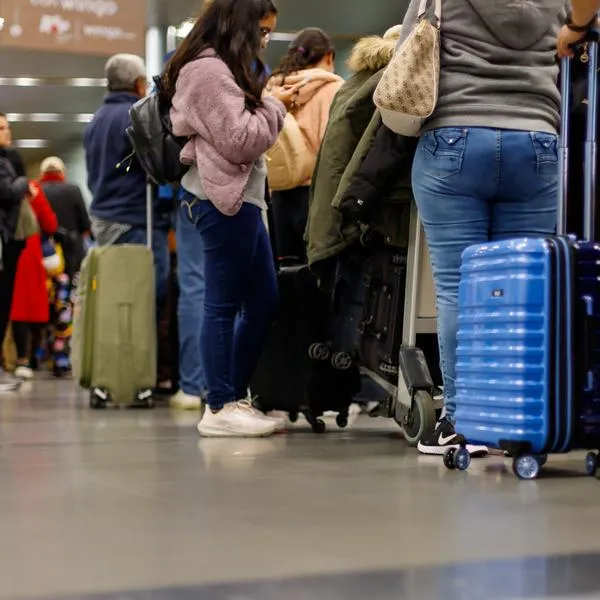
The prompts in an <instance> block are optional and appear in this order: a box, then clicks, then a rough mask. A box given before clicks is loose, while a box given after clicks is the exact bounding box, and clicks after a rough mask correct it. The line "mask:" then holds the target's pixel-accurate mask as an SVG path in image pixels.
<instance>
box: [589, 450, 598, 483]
mask: <svg viewBox="0 0 600 600" xmlns="http://www.w3.org/2000/svg"><path fill="white" fill-rule="evenodd" d="M599 463H600V456H599V455H598V454H596V453H595V452H590V453H589V454H588V455H587V456H586V457H585V472H586V473H587V474H588V475H589V476H590V477H595V476H596V472H597V471H598V466H599Z"/></svg>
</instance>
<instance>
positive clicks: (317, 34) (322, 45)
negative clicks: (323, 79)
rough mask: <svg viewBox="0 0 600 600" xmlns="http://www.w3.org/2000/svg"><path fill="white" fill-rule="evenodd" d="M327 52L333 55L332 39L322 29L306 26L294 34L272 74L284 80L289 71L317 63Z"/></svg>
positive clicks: (292, 71)
mask: <svg viewBox="0 0 600 600" xmlns="http://www.w3.org/2000/svg"><path fill="white" fill-rule="evenodd" d="M328 54H333V56H334V57H335V46H334V45H333V41H332V39H331V38H330V37H329V36H328V35H327V34H326V33H325V32H324V31H323V30H322V29H319V28H318V27H308V28H306V29H303V30H302V31H300V32H299V33H298V34H297V35H296V37H295V38H294V41H293V42H292V43H291V44H290V46H289V49H288V51H287V54H286V55H285V56H284V57H283V58H282V59H281V62H280V63H279V66H278V67H277V69H275V71H274V72H273V75H274V76H280V77H282V78H283V79H284V81H285V78H286V77H287V76H288V75H290V74H291V73H295V72H296V71H303V70H304V69H309V68H311V67H314V66H316V65H318V64H319V63H320V62H321V61H322V60H323V59H324V58H325V57H326V56H327V55H328Z"/></svg>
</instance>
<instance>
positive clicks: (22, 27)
mask: <svg viewBox="0 0 600 600" xmlns="http://www.w3.org/2000/svg"><path fill="white" fill-rule="evenodd" d="M0 7H1V9H0V46H1V45H3V46H5V47H6V46H10V47H12V48H23V49H29V50H44V51H52V52H73V53H77V54H96V55H100V56H110V55H112V54H119V53H121V52H125V53H130V54H138V55H141V56H143V55H144V53H145V32H146V0H0ZM2 20H3V21H2Z"/></svg>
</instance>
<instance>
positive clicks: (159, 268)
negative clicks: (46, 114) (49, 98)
mask: <svg viewBox="0 0 600 600" xmlns="http://www.w3.org/2000/svg"><path fill="white" fill-rule="evenodd" d="M105 71H106V79H107V82H108V94H107V95H106V97H105V98H104V102H103V104H102V106H101V107H100V108H99V109H98V111H97V112H96V114H95V115H94V118H93V119H92V122H91V123H90V125H89V126H88V128H87V130H86V132H85V137H84V146H85V154H86V164H87V171H88V187H89V188H90V191H91V192H92V205H91V208H90V213H91V216H92V233H93V234H94V237H95V238H96V241H97V243H98V244H99V245H106V244H145V243H146V239H147V233H146V226H147V215H146V201H147V200H146V198H147V196H146V189H147V188H146V174H145V172H144V170H143V169H142V167H141V166H140V165H139V164H138V162H137V160H136V159H135V157H131V158H128V157H130V156H131V154H132V152H133V149H132V147H131V143H130V142H129V139H128V137H127V134H126V130H127V128H128V127H129V126H130V124H131V120H130V118H129V109H130V108H131V106H132V105H133V104H134V103H135V102H137V101H138V100H139V99H140V98H143V97H144V96H145V95H146V93H147V85H148V84H147V81H146V66H145V64H144V60H143V59H142V58H140V57H139V56H135V55H133V54H117V55H115V56H113V57H111V58H110V59H109V60H108V62H107V63H106V68H105ZM118 165H120V167H119V166H118ZM171 213H172V206H171V204H167V205H164V204H163V205H161V204H160V202H159V200H158V198H157V199H156V200H155V203H154V211H153V217H154V220H153V236H152V251H153V253H154V265H155V271H156V299H157V306H160V305H161V304H162V301H163V299H164V297H165V294H166V289H167V279H168V276H169V250H168V243H167V233H168V230H169V227H170V223H171Z"/></svg>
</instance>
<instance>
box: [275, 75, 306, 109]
mask: <svg viewBox="0 0 600 600" xmlns="http://www.w3.org/2000/svg"><path fill="white" fill-rule="evenodd" d="M303 85H304V82H300V83H297V84H296V85H285V86H283V87H280V86H274V87H272V88H271V89H270V90H269V95H270V96H273V98H277V100H279V101H280V102H281V103H282V104H283V105H284V106H285V107H286V108H287V109H288V110H289V109H290V108H292V107H293V106H294V104H295V103H296V100H297V99H298V94H299V93H300V88H301V87H302V86H303Z"/></svg>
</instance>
